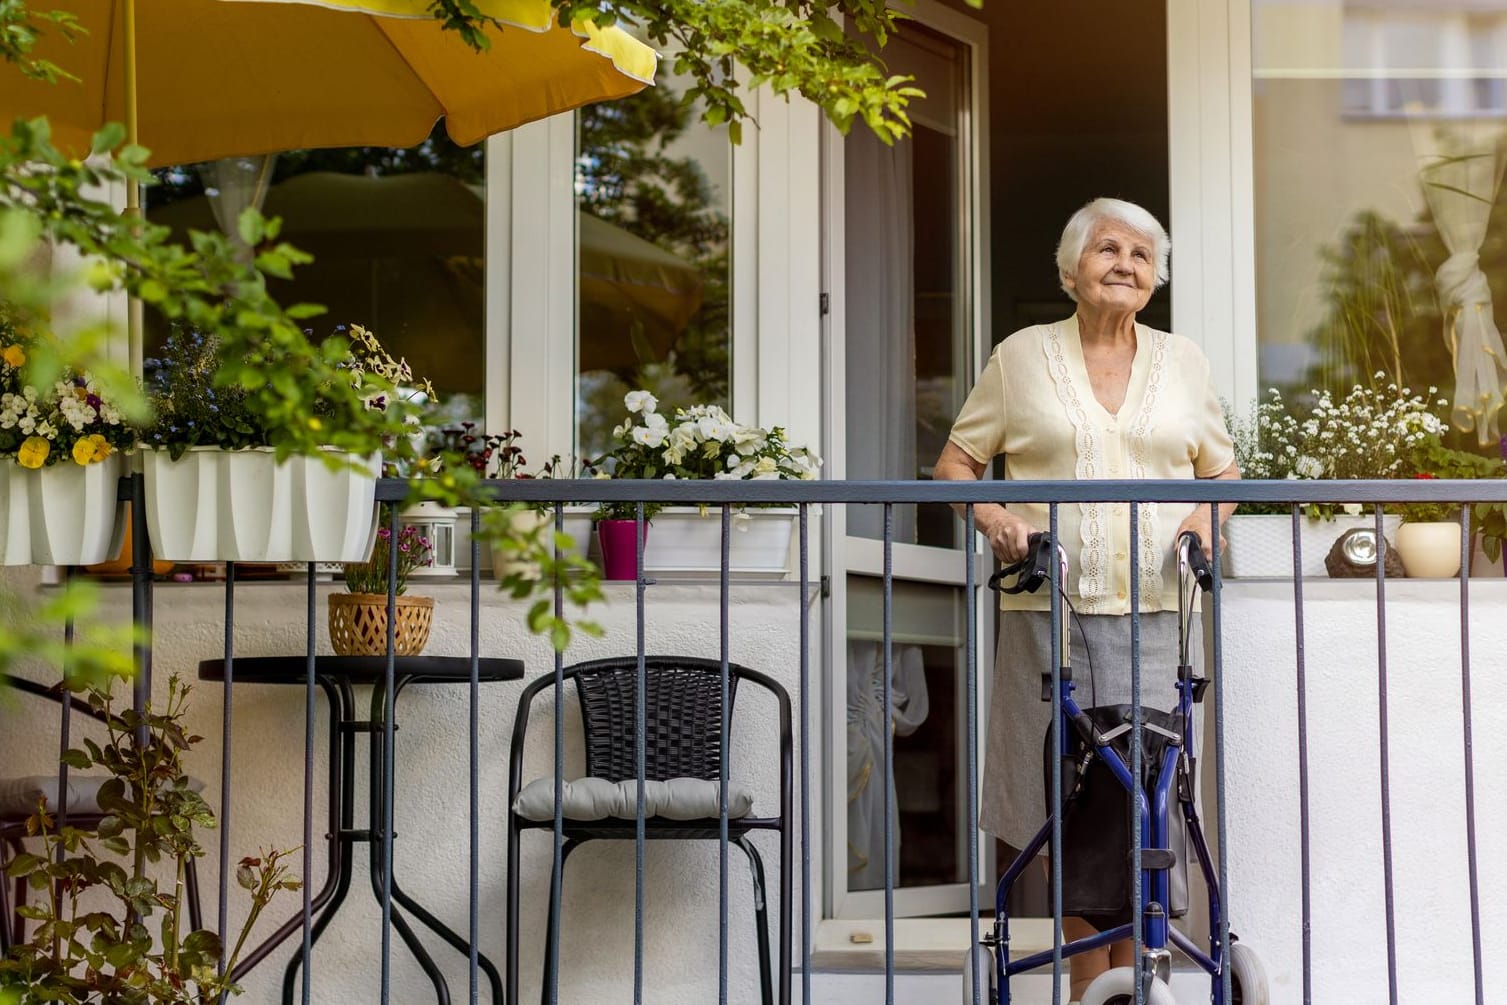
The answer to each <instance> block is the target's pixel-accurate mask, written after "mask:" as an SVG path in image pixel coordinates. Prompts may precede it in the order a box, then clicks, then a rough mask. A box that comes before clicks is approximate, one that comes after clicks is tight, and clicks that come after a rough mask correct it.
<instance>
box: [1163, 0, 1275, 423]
mask: <svg viewBox="0 0 1507 1005" xmlns="http://www.w3.org/2000/svg"><path fill="white" fill-rule="evenodd" d="M1167 104H1168V108H1167V133H1168V138H1167V142H1168V190H1169V192H1170V195H1171V207H1170V209H1171V221H1170V224H1169V230H1170V232H1171V236H1172V270H1173V272H1172V274H1173V276H1174V277H1175V279H1176V281H1175V282H1174V283H1173V284H1172V328H1173V331H1176V332H1178V333H1179V334H1181V335H1185V336H1187V337H1188V338H1190V339H1192V340H1193V341H1194V342H1196V343H1198V345H1199V347H1200V348H1202V349H1203V351H1204V355H1205V356H1207V357H1208V359H1209V365H1210V368H1211V375H1212V377H1213V380H1214V385H1215V388H1216V389H1217V390H1218V392H1219V394H1220V396H1221V397H1223V398H1224V399H1225V400H1226V401H1229V402H1231V403H1232V404H1235V405H1236V406H1237V407H1243V403H1245V402H1250V401H1254V400H1255V399H1256V395H1257V392H1258V390H1259V380H1258V376H1257V343H1256V236H1255V235H1256V232H1255V208H1254V207H1255V176H1254V168H1255V163H1254V155H1253V147H1252V139H1251V5H1250V0H1225V2H1223V3H1209V2H1207V0H1167Z"/></svg>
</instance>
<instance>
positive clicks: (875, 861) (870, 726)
mask: <svg viewBox="0 0 1507 1005" xmlns="http://www.w3.org/2000/svg"><path fill="white" fill-rule="evenodd" d="M890 699H891V706H890V708H891V712H892V714H891V715H890V716H888V717H886V716H885V714H884V644H883V643H882V642H869V641H860V640H857V639H850V640H849V641H848V889H850V890H881V889H883V888H884V784H885V779H884V730H885V726H886V721H885V720H886V718H888V720H889V722H888V726H889V728H890V730H891V731H892V732H893V734H894V735H895V736H909V735H911V734H912V733H914V732H915V731H916V729H917V727H919V726H920V725H921V724H922V723H923V722H925V721H926V716H927V713H928V712H929V711H930V709H931V701H930V698H929V697H928V695H927V691H926V665H925V662H924V661H923V659H922V653H921V647H920V646H917V645H906V644H903V643H899V642H894V641H892V642H891V643H890ZM889 790H890V820H891V821H893V822H894V824H895V828H894V832H893V833H894V840H893V841H892V842H891V844H890V861H891V862H893V863H894V865H895V872H894V875H895V883H896V885H897V886H898V885H899V882H900V826H899V806H900V803H899V797H898V795H897V793H896V791H895V780H894V779H893V778H891V779H890V780H889Z"/></svg>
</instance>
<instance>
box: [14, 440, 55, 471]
mask: <svg viewBox="0 0 1507 1005" xmlns="http://www.w3.org/2000/svg"><path fill="white" fill-rule="evenodd" d="M51 451H52V444H50V443H48V442H47V441H46V440H44V439H42V437H40V436H28V437H27V438H26V439H25V440H24V441H22V443H21V449H19V450H17V451H16V460H17V461H18V462H19V463H20V465H21V466H22V467H23V468H40V467H41V466H42V465H43V464H45V463H47V455H48V454H49V453H50V452H51Z"/></svg>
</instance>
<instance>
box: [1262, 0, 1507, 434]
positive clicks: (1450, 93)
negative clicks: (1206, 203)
mask: <svg viewBox="0 0 1507 1005" xmlns="http://www.w3.org/2000/svg"><path fill="white" fill-rule="evenodd" d="M1251 16H1252V39H1253V49H1252V52H1253V73H1254V78H1255V79H1254V81H1253V84H1254V87H1253V96H1254V99H1253V100H1254V104H1253V131H1254V141H1255V142H1254V150H1255V165H1254V166H1255V210H1256V219H1255V222H1256V288H1257V323H1258V337H1259V347H1260V357H1259V380H1260V386H1261V387H1262V388H1263V389H1265V388H1268V387H1277V388H1279V389H1281V390H1282V391H1284V392H1285V393H1286V394H1287V395H1289V396H1290V397H1294V396H1300V395H1303V394H1304V393H1306V392H1308V391H1310V390H1313V389H1328V390H1330V391H1332V392H1334V393H1336V394H1341V395H1342V394H1343V393H1344V392H1347V391H1348V390H1349V389H1350V388H1351V387H1352V386H1354V385H1355V384H1362V385H1365V386H1368V387H1385V385H1387V384H1389V383H1393V382H1395V383H1397V384H1399V385H1402V386H1408V387H1411V388H1412V389H1413V390H1415V391H1419V392H1423V391H1426V390H1427V389H1428V388H1429V387H1437V388H1438V389H1439V391H1440V392H1441V394H1442V395H1444V396H1446V397H1450V398H1451V399H1453V400H1454V401H1455V402H1456V403H1457V404H1458V405H1460V406H1462V407H1466V408H1474V407H1476V401H1477V398H1478V395H1479V393H1480V391H1481V388H1480V387H1477V386H1476V385H1475V384H1474V383H1473V380H1474V378H1472V377H1471V376H1470V374H1469V373H1468V372H1467V370H1468V366H1467V364H1466V362H1465V361H1464V357H1465V356H1466V355H1467V354H1474V353H1475V351H1476V350H1475V348H1474V347H1473V346H1472V345H1469V344H1468V343H1472V342H1474V343H1475V344H1477V345H1479V344H1480V342H1481V340H1480V339H1471V338H1467V337H1465V335H1464V334H1462V333H1463V332H1465V328H1464V327H1463V326H1465V325H1468V324H1470V323H1471V322H1472V320H1473V316H1474V315H1475V314H1476V313H1481V316H1483V317H1485V318H1487V319H1488V320H1489V319H1491V318H1492V317H1493V316H1494V317H1495V318H1496V319H1498V325H1500V322H1501V321H1502V320H1507V315H1504V314H1503V311H1502V308H1503V306H1504V304H1507V299H1504V298H1507V205H1504V202H1503V197H1502V190H1501V185H1500V180H1501V177H1502V170H1503V166H1504V150H1507V147H1504V146H1503V138H1504V136H1507V119H1504V118H1503V110H1502V108H1501V98H1500V93H1501V83H1502V79H1503V78H1504V77H1507V50H1504V47H1503V45H1502V40H1503V39H1504V38H1507V34H1504V31H1507V11H1493V12H1484V11H1483V12H1480V13H1475V14H1472V15H1469V16H1467V15H1465V14H1463V13H1461V12H1460V10H1459V8H1458V7H1456V8H1454V9H1450V8H1448V7H1446V6H1443V5H1439V4H1435V3H1432V2H1425V0H1395V2H1390V3H1388V4H1386V5H1375V4H1371V5H1368V6H1362V5H1360V4H1358V3H1353V2H1348V0H1347V2H1344V3H1333V4H1293V3H1285V2H1276V0H1253V3H1252V5H1251ZM1357 113H1358V114H1357ZM1452 254H1453V255H1454V258H1453V262H1452V264H1451V266H1450V268H1449V269H1447V270H1446V272H1445V273H1444V274H1443V275H1442V276H1441V274H1440V273H1439V270H1440V268H1441V267H1442V266H1444V265H1445V263H1446V262H1447V261H1451V258H1452ZM1477 255H1479V258H1478V261H1477ZM1477 267H1478V268H1479V272H1477V271H1476V268H1477ZM1461 270H1463V271H1461ZM1451 276H1453V278H1451ZM1467 287H1468V288H1469V289H1471V290H1476V291H1478V292H1484V291H1489V293H1490V296H1491V300H1492V303H1493V305H1494V306H1493V308H1492V309H1491V312H1490V313H1485V312H1484V308H1483V307H1481V306H1477V305H1478V304H1481V303H1482V301H1481V300H1480V297H1479V296H1478V294H1477V293H1471V294H1470V296H1469V297H1468V298H1467V299H1468V300H1469V301H1470V304H1471V306H1470V307H1469V308H1467V310H1466V311H1461V310H1459V309H1458V308H1459V306H1460V304H1461V301H1460V299H1459V296H1458V295H1457V292H1452V291H1459V290H1463V289H1466V288H1467ZM1452 343H1455V344H1458V345H1459V347H1460V355H1461V357H1462V362H1461V365H1460V367H1459V371H1458V372H1459V374H1460V376H1459V378H1458V380H1460V381H1464V383H1463V384H1461V385H1459V386H1457V368H1456V365H1455V362H1454V360H1453V359H1452V350H1451V344H1452ZM1489 356H1490V354H1488V359H1487V360H1486V362H1485V366H1484V370H1485V372H1488V373H1491V372H1494V371H1493V368H1492V365H1491V363H1490V361H1489ZM1488 384H1489V385H1490V386H1491V387H1492V388H1493V389H1494V390H1495V389H1499V388H1500V384H1501V381H1500V380H1499V379H1494V380H1491V381H1489V382H1488ZM1236 404H1237V407H1240V408H1241V409H1242V410H1243V409H1245V408H1246V407H1247V406H1248V405H1249V403H1245V402H1241V403H1236ZM1492 410H1494V409H1492ZM1477 425H1478V426H1479V425H1480V423H1477ZM1460 436H1461V438H1460V445H1462V446H1463V445H1466V443H1465V441H1466V440H1468V441H1469V443H1470V444H1472V445H1474V444H1477V442H1478V438H1477V436H1476V435H1475V434H1474V433H1469V434H1463V433H1462V434H1460ZM1495 446H1496V444H1495V442H1493V443H1492V444H1491V447H1492V449H1495Z"/></svg>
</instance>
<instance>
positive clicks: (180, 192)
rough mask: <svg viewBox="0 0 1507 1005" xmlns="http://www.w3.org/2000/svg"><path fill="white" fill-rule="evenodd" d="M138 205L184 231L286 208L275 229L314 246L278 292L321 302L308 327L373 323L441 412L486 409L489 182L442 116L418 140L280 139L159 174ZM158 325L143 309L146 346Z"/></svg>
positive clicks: (229, 225)
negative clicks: (284, 146)
mask: <svg viewBox="0 0 1507 1005" xmlns="http://www.w3.org/2000/svg"><path fill="white" fill-rule="evenodd" d="M156 175H157V184H156V185H153V186H151V187H150V188H148V189H147V191H146V206H147V216H148V218H149V219H151V220H152V221H154V222H156V223H161V224H164V225H166V226H168V227H171V228H172V229H173V231H174V232H175V236H176V237H180V238H183V237H184V235H185V234H186V231H187V230H189V229H195V230H215V229H223V230H224V231H225V232H226V233H233V232H234V230H235V221H236V219H237V218H238V217H239V215H240V212H241V210H242V209H244V208H245V207H247V206H256V207H258V208H260V209H261V211H262V212H263V213H264V214H265V215H267V216H279V217H282V219H283V229H282V237H283V239H285V240H287V241H288V242H290V243H291V244H294V245H296V246H297V247H300V248H302V249H304V250H305V251H308V252H310V253H312V254H313V255H314V262H313V263H312V264H311V265H307V266H303V267H301V268H299V269H297V270H296V272H295V274H294V278H293V279H291V280H277V279H274V280H272V281H271V282H270V283H269V289H270V290H271V291H272V294H273V296H275V297H276V298H277V299H278V302H279V303H282V304H283V305H285V306H286V305H289V304H294V303H316V304H323V305H325V306H326V307H327V308H328V312H327V313H326V314H324V315H322V316H320V317H318V318H315V319H313V320H311V321H310V322H308V325H309V328H310V331H311V332H312V333H313V335H314V336H315V337H323V336H325V335H328V334H329V333H330V332H331V331H333V330H334V329H335V327H336V326H338V325H351V324H359V325H363V326H365V327H367V328H369V329H371V330H372V331H373V332H374V333H375V334H376V336H377V337H378V338H379V339H380V340H381V341H382V344H383V346H384V347H386V348H387V350H388V351H389V352H391V353H392V354H393V355H394V356H402V357H405V358H406V359H407V360H408V362H409V363H410V364H412V366H413V371H414V373H415V374H416V375H418V376H421V377H427V378H429V380H430V381H431V382H433V384H434V387H435V390H436V391H437V392H438V393H439V397H440V412H441V415H442V417H443V419H444V420H446V421H460V420H467V419H470V420H476V421H480V420H481V419H482V416H483V410H484V409H483V401H484V387H485V376H486V374H485V370H484V368H483V367H482V366H481V365H479V364H480V361H481V360H483V359H484V358H485V348H486V341H485V340H486V336H485V328H484V320H485V310H486V295H485V291H486V268H485V266H486V262H485V251H484V243H485V242H484V234H485V223H486V190H485V178H486V174H485V166H484V153H483V148H482V146H481V145H477V146H474V147H470V148H462V147H457V146H456V145H455V144H454V143H452V142H451V141H450V138H449V136H448V135H447V134H446V133H445V129H444V123H443V122H440V123H439V124H437V125H436V126H435V128H434V131H433V132H432V133H431V134H430V136H429V138H428V139H427V140H425V141H424V142H423V143H420V144H419V145H418V146H416V147H412V148H407V149H401V148H392V147H349V148H339V149H329V150H291V151H286V152H284V153H280V154H276V155H271V156H268V157H237V158H228V159H226V160H221V161H213V162H209V163H206V164H191V165H178V166H174V167H169V168H163V169H161V170H159V171H157V172H156ZM165 337H166V331H165V329H164V326H163V324H162V322H161V320H160V319H158V318H155V317H153V316H152V315H151V314H150V312H149V314H148V321H147V340H146V346H147V352H148V355H150V354H151V352H152V351H153V350H154V349H156V348H159V347H160V346H161V345H162V341H163V339H164V338H165Z"/></svg>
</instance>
